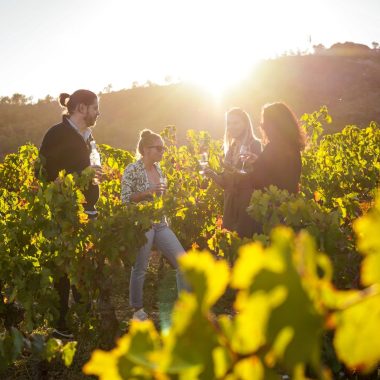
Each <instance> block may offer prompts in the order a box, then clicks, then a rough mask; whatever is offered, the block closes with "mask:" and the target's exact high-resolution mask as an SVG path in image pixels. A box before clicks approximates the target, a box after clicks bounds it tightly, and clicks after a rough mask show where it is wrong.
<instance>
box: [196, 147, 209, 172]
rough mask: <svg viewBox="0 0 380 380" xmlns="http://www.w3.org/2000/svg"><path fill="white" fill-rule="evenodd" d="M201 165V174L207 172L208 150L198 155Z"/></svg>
mask: <svg viewBox="0 0 380 380" xmlns="http://www.w3.org/2000/svg"><path fill="white" fill-rule="evenodd" d="M198 162H199V165H200V166H201V170H200V171H199V174H202V175H203V174H205V169H206V168H207V166H208V154H207V152H203V153H201V154H200V155H199V157H198Z"/></svg>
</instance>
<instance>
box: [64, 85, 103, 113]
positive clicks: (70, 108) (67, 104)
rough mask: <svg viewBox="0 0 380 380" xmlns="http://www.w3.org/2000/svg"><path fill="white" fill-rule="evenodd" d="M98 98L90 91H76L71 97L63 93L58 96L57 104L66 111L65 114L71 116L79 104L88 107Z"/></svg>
mask: <svg viewBox="0 0 380 380" xmlns="http://www.w3.org/2000/svg"><path fill="white" fill-rule="evenodd" d="M97 98H98V97H97V96H96V94H95V93H93V92H92V91H90V90H77V91H75V92H73V93H72V94H71V95H69V94H67V93H65V92H63V93H62V94H60V95H59V104H60V105H61V106H62V107H63V108H66V109H67V113H68V114H69V115H72V114H73V112H74V111H75V110H76V108H77V106H78V105H79V104H84V105H86V106H90V105H91V104H93V103H94V101H95V100H96V99H97Z"/></svg>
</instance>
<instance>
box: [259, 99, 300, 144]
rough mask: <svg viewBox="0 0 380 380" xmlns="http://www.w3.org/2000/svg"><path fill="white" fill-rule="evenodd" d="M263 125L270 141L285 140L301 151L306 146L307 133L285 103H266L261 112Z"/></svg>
mask: <svg viewBox="0 0 380 380" xmlns="http://www.w3.org/2000/svg"><path fill="white" fill-rule="evenodd" d="M261 125H262V129H263V131H264V133H265V135H266V137H267V139H268V140H269V141H272V142H273V141H278V142H284V143H287V144H288V145H290V146H293V147H295V148H296V149H298V150H300V151H301V150H303V149H304V148H305V142H306V138H305V133H304V131H303V130H302V128H301V126H300V125H299V123H298V119H297V117H296V115H295V114H294V113H293V111H292V110H291V109H290V108H289V107H288V106H287V105H286V104H285V103H283V102H276V103H271V104H266V105H265V106H264V107H263V109H262V112H261Z"/></svg>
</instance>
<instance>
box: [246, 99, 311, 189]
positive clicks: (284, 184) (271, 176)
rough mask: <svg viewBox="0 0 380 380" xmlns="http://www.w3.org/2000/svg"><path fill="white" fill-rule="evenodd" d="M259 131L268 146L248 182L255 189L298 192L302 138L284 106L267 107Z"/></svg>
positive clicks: (295, 123)
mask: <svg viewBox="0 0 380 380" xmlns="http://www.w3.org/2000/svg"><path fill="white" fill-rule="evenodd" d="M261 129H262V131H263V133H264V141H265V142H267V144H266V145H265V148H264V150H263V152H262V153H261V154H260V156H259V157H258V159H257V160H256V161H255V163H254V164H253V170H252V172H251V173H249V174H248V175H247V177H248V181H249V182H250V184H251V186H252V188H253V189H254V190H256V189H264V188H265V187H268V186H270V185H275V186H277V187H278V188H279V189H284V190H288V191H289V192H290V193H297V192H298V190H299V189H298V188H299V180H300V176H301V168H302V165H301V151H302V150H303V149H304V147H305V135H304V133H303V131H302V129H301V127H300V126H299V124H298V120H297V118H296V116H295V115H294V113H293V112H292V111H291V110H290V108H289V107H288V106H287V105H286V104H285V103H272V104H269V105H266V106H264V107H263V110H262V117H261Z"/></svg>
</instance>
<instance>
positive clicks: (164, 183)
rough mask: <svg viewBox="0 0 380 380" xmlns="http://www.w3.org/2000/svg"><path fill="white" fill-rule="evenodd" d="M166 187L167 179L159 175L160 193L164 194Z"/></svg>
mask: <svg viewBox="0 0 380 380" xmlns="http://www.w3.org/2000/svg"><path fill="white" fill-rule="evenodd" d="M167 188H168V181H167V179H166V178H165V177H160V189H161V190H160V195H164V193H165V191H166V189H167Z"/></svg>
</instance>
